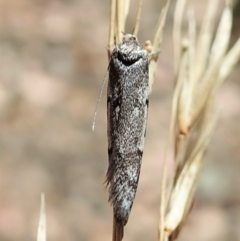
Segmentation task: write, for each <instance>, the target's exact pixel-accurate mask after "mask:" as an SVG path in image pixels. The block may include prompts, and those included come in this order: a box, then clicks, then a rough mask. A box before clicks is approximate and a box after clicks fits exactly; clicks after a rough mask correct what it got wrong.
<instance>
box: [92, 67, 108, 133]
mask: <svg viewBox="0 0 240 241" xmlns="http://www.w3.org/2000/svg"><path fill="white" fill-rule="evenodd" d="M108 69H109V67H108ZM108 69H107V71H106V73H105V75H104V78H103V82H102V86H101V90H100V94H99V98H98V101H97V105H96V109H95V112H94V117H93V124H92V131H94V128H95V123H96V117H97V111H98V106H99V103H100V100H101V98H102V93H103V89H104V85H105V82H106V78H107V74H108Z"/></svg>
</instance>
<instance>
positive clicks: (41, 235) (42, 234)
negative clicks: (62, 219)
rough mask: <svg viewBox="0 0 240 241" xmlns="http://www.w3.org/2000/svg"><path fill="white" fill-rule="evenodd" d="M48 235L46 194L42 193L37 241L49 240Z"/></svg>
mask: <svg viewBox="0 0 240 241" xmlns="http://www.w3.org/2000/svg"><path fill="white" fill-rule="evenodd" d="M46 233H47V226H46V212H45V197H44V193H42V194H41V207H40V217H39V223H38V232H37V241H46V240H47V237H46V236H47V235H46Z"/></svg>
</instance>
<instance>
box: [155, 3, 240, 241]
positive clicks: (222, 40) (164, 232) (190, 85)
mask: <svg viewBox="0 0 240 241" xmlns="http://www.w3.org/2000/svg"><path fill="white" fill-rule="evenodd" d="M183 5H184V1H183V0H178V3H177V5H176V6H177V9H176V10H175V15H178V16H179V17H177V16H175V22H174V31H175V33H174V38H175V39H174V45H175V47H174V51H176V50H177V52H175V53H174V54H175V64H176V68H175V69H176V77H175V78H176V85H175V92H174V96H173V106H172V118H171V127H170V132H171V136H173V139H174V146H175V148H174V158H175V175H174V177H173V178H172V179H170V180H169V179H166V178H165V179H164V180H163V183H164V184H165V185H164V186H163V188H162V197H161V208H160V210H161V215H160V225H159V232H160V234H159V241H162V240H165V241H167V240H175V239H177V236H178V233H179V232H180V231H181V228H182V225H183V224H184V222H185V220H186V218H187V215H188V213H189V211H190V209H191V207H192V204H193V198H194V193H195V190H196V186H197V181H198V179H199V175H200V171H201V167H202V165H203V158H204V155H205V153H206V150H207V147H208V143H209V141H210V138H211V135H212V132H213V129H214V126H215V123H216V119H217V113H216V110H215V108H214V101H215V98H216V93H217V90H218V89H219V87H220V86H221V84H222V83H223V82H224V80H225V79H226V77H227V76H228V75H229V73H230V72H231V71H232V69H233V67H234V66H235V64H236V63H237V61H238V60H239V58H240V39H238V41H237V42H236V44H235V45H234V46H233V47H232V49H230V50H229V51H227V50H228V45H229V40H230V34H231V27H232V9H231V7H230V5H228V4H227V3H226V6H225V8H224V10H223V13H222V16H221V19H220V23H219V26H218V29H217V33H216V36H215V37H214V36H213V32H214V25H213V23H214V22H215V15H216V6H217V4H216V0H210V1H209V5H208V8H207V11H206V12H207V13H206V17H205V19H204V21H203V24H202V26H201V29H200V34H199V37H198V39H196V27H195V19H194V14H193V10H189V11H188V21H189V31H188V35H187V37H186V38H185V39H184V40H182V39H176V38H179V37H181V36H183V34H182V33H181V25H179V22H176V21H177V20H178V19H181V17H182V16H183V11H184V8H183ZM177 45H178V48H177ZM165 170H166V168H165ZM163 176H164V177H166V173H164V175H163Z"/></svg>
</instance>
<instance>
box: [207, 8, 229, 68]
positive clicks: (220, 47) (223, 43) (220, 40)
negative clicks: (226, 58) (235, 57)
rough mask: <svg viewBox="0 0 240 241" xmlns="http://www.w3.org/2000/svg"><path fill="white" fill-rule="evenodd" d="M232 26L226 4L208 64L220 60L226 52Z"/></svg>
mask: <svg viewBox="0 0 240 241" xmlns="http://www.w3.org/2000/svg"><path fill="white" fill-rule="evenodd" d="M231 28H232V12H231V9H230V8H229V7H228V6H226V8H225V9H224V11H223V14H222V17H221V21H220V24H219V27H218V31H217V34H216V37H215V40H214V42H213V46H212V49H211V55H210V60H209V65H210V66H211V65H214V63H216V62H217V61H221V60H222V57H223V55H224V54H225V53H226V51H227V48H228V44H229V40H230V35H231Z"/></svg>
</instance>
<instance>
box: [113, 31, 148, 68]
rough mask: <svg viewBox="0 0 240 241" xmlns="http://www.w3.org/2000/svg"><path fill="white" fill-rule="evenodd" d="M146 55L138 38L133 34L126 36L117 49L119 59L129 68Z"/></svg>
mask: <svg viewBox="0 0 240 241" xmlns="http://www.w3.org/2000/svg"><path fill="white" fill-rule="evenodd" d="M144 55H145V50H144V49H143V48H142V47H141V46H140V45H139V43H138V40H137V38H136V36H134V35H132V34H125V35H124V37H123V41H122V43H121V44H119V45H118V47H117V58H118V60H119V61H121V62H122V63H123V64H124V65H126V66H129V65H132V64H134V63H136V62H137V61H139V60H140V59H141V58H143V57H144Z"/></svg>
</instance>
